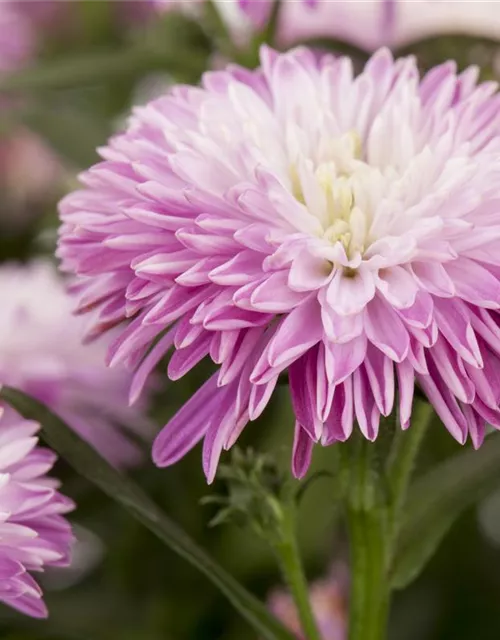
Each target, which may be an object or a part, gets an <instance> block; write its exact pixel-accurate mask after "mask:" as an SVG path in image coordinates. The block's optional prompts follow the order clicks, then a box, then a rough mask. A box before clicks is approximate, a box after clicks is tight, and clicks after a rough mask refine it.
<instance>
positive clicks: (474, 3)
mask: <svg viewBox="0 0 500 640" xmlns="http://www.w3.org/2000/svg"><path fill="white" fill-rule="evenodd" d="M496 4H497V2H496V0H493V1H491V0H335V1H333V2H332V1H331V0H317V2H316V4H315V7H314V11H311V10H309V9H308V8H307V7H304V5H302V4H301V3H300V2H286V1H285V2H284V3H283V5H282V7H283V10H282V13H281V17H280V23H279V29H278V31H279V33H278V41H279V42H280V44H281V45H282V46H291V45H294V44H296V43H297V42H300V41H305V40H309V39H314V38H333V39H336V40H340V41H344V42H350V43H352V44H354V45H356V46H358V47H360V48H361V49H364V50H366V51H374V50H376V49H377V48H379V47H380V46H384V45H387V46H390V47H393V48H396V47H401V46H404V45H408V44H410V43H412V42H415V41H418V40H421V39H424V38H428V37H431V36H439V35H445V34H463V35H472V36H479V37H489V38H493V39H496V40H499V41H500V11H498V10H496V9H495V8H494V5H496Z"/></svg>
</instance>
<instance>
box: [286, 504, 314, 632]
mask: <svg viewBox="0 0 500 640" xmlns="http://www.w3.org/2000/svg"><path fill="white" fill-rule="evenodd" d="M293 514H294V512H293V510H290V511H287V513H286V517H285V521H284V522H283V537H282V540H281V542H280V543H278V544H276V546H275V549H276V552H277V554H278V556H279V560H280V564H281V568H282V571H283V575H284V577H285V580H286V582H287V584H288V586H289V588H290V592H291V594H292V596H293V599H294V602H295V606H296V607H297V612H298V614H299V618H300V622H301V626H302V631H303V633H304V635H305V637H306V638H307V640H321V636H320V633H319V631H318V627H317V626H316V620H315V619H314V614H313V611H312V608H311V602H310V599H309V587H308V584H307V580H306V577H305V575H304V569H303V566H302V561H301V558H300V552H299V548H298V544H297V537H296V534H295V518H294V515H293Z"/></svg>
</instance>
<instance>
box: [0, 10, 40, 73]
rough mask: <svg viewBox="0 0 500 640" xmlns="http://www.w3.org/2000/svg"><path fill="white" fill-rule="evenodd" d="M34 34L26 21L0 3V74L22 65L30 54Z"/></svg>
mask: <svg viewBox="0 0 500 640" xmlns="http://www.w3.org/2000/svg"><path fill="white" fill-rule="evenodd" d="M33 40H34V33H33V30H32V28H31V25H30V23H29V21H28V20H26V19H25V18H24V16H22V15H21V14H20V13H19V12H18V11H16V10H15V8H13V7H11V6H10V4H9V3H4V2H0V73H4V72H6V71H10V70H11V69H14V68H16V67H18V66H20V65H22V64H23V63H24V62H25V61H26V60H27V59H28V58H29V57H30V55H31V54H32V52H33V48H34V43H33Z"/></svg>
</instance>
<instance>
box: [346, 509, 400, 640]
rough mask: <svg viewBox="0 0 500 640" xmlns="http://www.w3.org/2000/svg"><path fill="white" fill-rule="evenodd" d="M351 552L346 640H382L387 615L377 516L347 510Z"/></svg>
mask: <svg viewBox="0 0 500 640" xmlns="http://www.w3.org/2000/svg"><path fill="white" fill-rule="evenodd" d="M347 523H348V528H349V544H350V548H351V595H350V615H349V640H384V639H385V637H386V627H387V618H388V612H389V597H390V594H389V586H388V582H387V579H386V571H385V569H386V539H385V532H384V527H383V523H382V519H381V517H380V513H378V512H376V511H375V512H373V513H369V512H367V511H363V510H361V511H359V510H356V509H353V508H348V514H347Z"/></svg>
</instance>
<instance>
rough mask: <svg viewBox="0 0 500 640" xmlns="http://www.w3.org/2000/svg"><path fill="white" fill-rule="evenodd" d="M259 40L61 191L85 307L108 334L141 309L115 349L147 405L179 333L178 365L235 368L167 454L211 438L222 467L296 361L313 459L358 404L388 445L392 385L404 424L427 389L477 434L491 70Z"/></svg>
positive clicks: (494, 299) (482, 399) (488, 316)
mask: <svg viewBox="0 0 500 640" xmlns="http://www.w3.org/2000/svg"><path fill="white" fill-rule="evenodd" d="M261 57H262V67H261V68H260V69H258V70H256V71H253V72H252V71H248V70H245V69H242V68H239V67H236V66H232V67H230V68H228V70H226V71H222V72H212V73H207V74H206V75H205V76H204V78H203V86H202V88H190V87H185V86H181V87H177V88H174V89H173V90H172V91H171V92H170V93H169V94H168V95H166V96H165V97H162V98H160V99H158V100H155V101H153V102H151V103H150V104H148V105H146V106H145V107H142V108H137V109H136V110H135V113H134V115H133V117H132V118H131V120H130V123H129V127H128V129H127V131H126V132H125V133H124V134H122V135H118V136H116V137H115V138H113V139H112V140H111V141H110V143H109V145H108V146H107V147H106V148H104V149H102V150H101V154H102V156H103V158H104V160H103V162H101V163H100V164H98V165H96V166H95V167H93V168H92V169H91V170H90V171H88V172H86V173H85V174H84V175H83V176H82V181H83V183H84V188H83V189H82V190H80V191H77V192H75V193H73V194H70V195H69V196H67V197H66V198H65V199H64V200H63V202H62V204H61V206H60V213H61V217H62V221H63V224H62V227H61V232H60V233H61V237H60V245H59V256H60V257H61V258H62V261H63V268H64V269H65V270H66V271H69V272H73V273H76V274H78V282H79V294H80V304H79V310H80V311H85V309H88V308H92V309H94V310H95V312H96V320H95V322H94V325H93V330H94V332H102V331H106V330H107V329H108V328H109V327H110V326H115V325H116V324H118V323H120V322H122V321H124V320H127V319H128V320H129V324H128V325H127V326H126V328H124V329H122V331H121V335H120V337H119V338H118V339H117V340H116V341H115V343H114V344H113V346H112V347H111V349H110V352H109V361H110V362H111V364H118V363H126V364H128V365H129V366H132V367H136V373H135V376H134V380H133V383H132V390H131V399H132V400H134V399H136V398H137V397H138V395H139V393H140V390H141V387H142V385H143V383H144V381H145V379H146V377H147V375H148V373H149V372H150V371H151V370H152V369H153V367H154V366H155V364H156V363H157V362H158V361H159V359H160V358H161V357H162V356H163V355H164V354H165V353H166V352H167V351H168V350H169V349H170V348H171V346H172V345H174V346H175V349H176V350H175V352H174V354H173V355H172V357H171V359H170V363H169V368H168V373H169V376H170V378H171V379H173V380H177V379H178V378H180V377H181V376H183V375H184V374H185V373H187V372H188V371H189V370H190V369H191V368H192V367H194V366H195V365H196V364H197V363H198V362H200V360H202V359H203V358H204V357H205V356H208V355H209V356H210V357H211V358H212V360H213V361H214V362H216V363H218V364H219V365H220V369H219V370H218V372H217V373H216V374H215V375H214V376H213V377H211V378H210V379H209V380H208V381H207V382H206V383H205V385H204V386H203V387H202V388H201V389H200V390H199V391H198V392H197V393H196V394H195V395H194V396H193V397H192V398H191V399H190V400H189V402H188V403H187V404H186V405H185V406H184V407H183V408H182V409H181V410H180V411H179V412H178V414H177V415H176V416H175V417H174V418H173V419H172V420H171V422H170V423H169V424H168V425H167V426H166V427H165V429H164V430H163V432H162V433H161V434H160V435H159V437H158V438H157V440H156V442H155V445H154V451H153V454H154V459H155V461H156V463H157V464H158V465H160V466H162V465H168V464H171V463H173V462H175V461H176V460H178V459H179V458H180V457H181V456H183V455H184V454H185V453H186V451H188V450H189V449H190V448H192V447H193V446H194V445H195V444H196V443H197V442H198V441H199V440H200V439H202V438H204V449H203V464H204V469H205V472H206V475H207V477H208V479H209V481H211V480H212V479H213V477H214V474H215V471H216V467H217V463H218V460H219V457H220V454H221V452H222V450H223V449H227V448H229V447H231V445H232V444H233V443H234V442H235V441H236V439H237V438H238V436H239V434H240V432H241V430H242V429H243V428H244V426H245V425H246V424H247V422H248V421H249V420H255V419H256V418H257V417H258V416H260V414H261V413H262V411H263V410H264V408H265V407H266V405H267V403H268V402H269V399H270V397H271V395H272V393H273V390H274V388H275V386H276V383H277V381H278V379H279V377H280V375H281V374H283V373H285V372H288V376H289V383H290V394H291V399H292V403H293V406H294V410H295V415H296V418H297V424H296V429H295V447H294V456H293V470H294V473H295V474H296V475H297V476H302V475H303V474H304V473H305V472H306V470H307V467H308V464H309V460H310V456H311V449H312V445H313V443H314V442H320V443H322V444H323V445H328V444H331V443H333V442H337V441H342V440H345V439H346V438H348V437H349V436H350V435H351V433H352V431H353V427H354V423H355V421H356V422H357V424H358V425H359V429H360V430H361V432H362V433H363V435H364V436H365V437H366V438H368V439H369V440H374V439H375V438H376V437H377V435H378V431H379V424H380V419H381V416H387V415H389V414H390V413H391V411H392V410H393V407H394V403H395V398H396V394H395V392H396V386H397V388H398V395H397V402H398V405H399V412H398V415H399V419H400V422H401V426H402V428H407V427H408V426H409V424H410V419H411V408H412V398H413V393H414V387H415V384H418V385H419V386H420V387H421V388H422V389H423V391H424V392H425V393H426V394H427V397H428V398H429V400H430V401H431V402H432V403H433V405H434V406H435V408H436V411H437V412H438V414H439V416H440V417H441V419H442V421H443V422H444V424H445V425H446V426H447V428H448V429H449V431H450V432H451V433H452V435H453V436H454V437H455V438H456V439H457V440H458V441H459V442H461V443H463V442H465V441H466V439H467V437H468V436H469V435H470V437H471V439H472V442H473V444H474V446H476V447H477V446H479V445H480V443H481V441H482V439H483V436H484V430H485V423H486V422H489V423H491V424H492V425H494V426H497V427H500V412H499V410H498V401H499V398H500V379H499V377H498V373H497V371H498V364H499V354H500V323H499V316H498V311H497V310H498V309H499V308H500V262H499V257H498V253H497V252H496V250H495V246H496V242H497V241H498V233H499V227H498V224H497V206H498V198H499V193H498V186H497V185H498V180H499V178H500V163H499V161H498V157H499V150H500V117H499V108H498V107H499V101H500V97H499V96H498V95H497V94H495V91H496V85H495V83H491V82H487V83H484V84H477V75H478V72H477V69H475V68H469V69H467V70H466V71H465V72H463V73H461V74H459V75H457V73H456V70H455V67H454V65H453V64H452V63H446V64H443V65H441V66H438V67H436V68H435V69H433V70H432V71H430V72H429V73H427V74H426V75H425V76H424V77H423V78H420V77H419V71H418V69H417V65H416V62H415V60H414V59H413V58H404V59H400V60H396V61H394V60H393V59H392V56H391V54H390V53H389V51H387V50H380V51H379V52H378V53H376V54H375V55H374V56H373V57H372V58H371V59H370V60H369V62H368V63H367V65H366V67H365V68H364V70H363V71H362V73H360V75H359V76H357V77H355V75H354V73H353V69H352V64H351V61H350V60H349V59H348V58H344V57H338V58H335V57H332V56H330V55H325V56H323V57H321V56H320V57H318V55H316V54H313V53H311V52H310V51H308V50H306V49H297V50H293V51H291V52H288V53H286V54H281V55H280V54H278V53H276V52H274V51H272V50H270V49H268V48H263V49H262V53H261ZM157 338H158V340H157V342H156V343H155V344H154V346H153V347H152V348H151V350H149V348H150V346H151V345H152V343H153V341H154V340H155V339H157ZM146 350H149V351H148V353H147V355H145V353H146Z"/></svg>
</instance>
